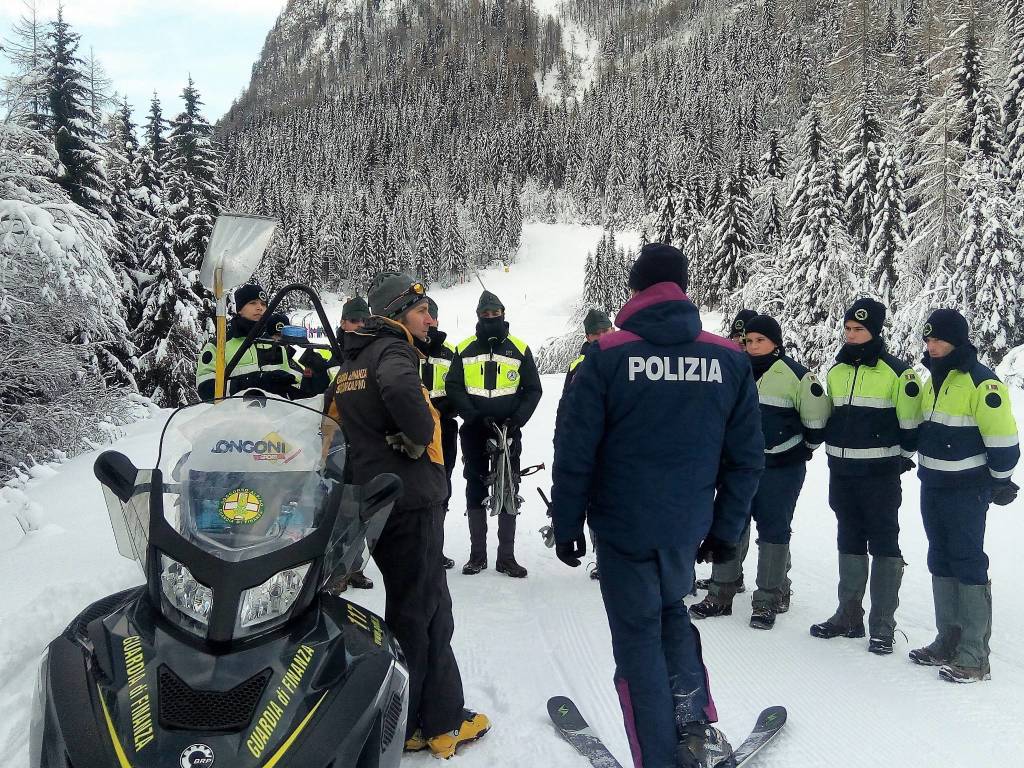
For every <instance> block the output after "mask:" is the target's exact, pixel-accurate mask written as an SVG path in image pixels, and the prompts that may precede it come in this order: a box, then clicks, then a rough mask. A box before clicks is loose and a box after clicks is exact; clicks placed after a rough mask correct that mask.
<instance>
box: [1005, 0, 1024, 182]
mask: <svg viewBox="0 0 1024 768" xmlns="http://www.w3.org/2000/svg"><path fill="white" fill-rule="evenodd" d="M1006 44H1007V48H1008V50H1009V54H1010V58H1009V62H1008V63H1007V69H1006V86H1005V93H1004V97H1003V119H1004V121H1005V125H1006V165H1007V169H1008V172H1009V173H1008V183H1009V189H1010V193H1011V194H1015V193H1016V192H1017V190H1018V189H1020V186H1021V179H1024V4H1022V3H1021V2H1020V0H1007V2H1006Z"/></svg>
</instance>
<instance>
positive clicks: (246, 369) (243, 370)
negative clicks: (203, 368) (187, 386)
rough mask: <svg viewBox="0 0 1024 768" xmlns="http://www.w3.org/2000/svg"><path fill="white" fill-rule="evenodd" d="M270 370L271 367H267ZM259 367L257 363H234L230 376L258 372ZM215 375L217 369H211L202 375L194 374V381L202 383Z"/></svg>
mask: <svg viewBox="0 0 1024 768" xmlns="http://www.w3.org/2000/svg"><path fill="white" fill-rule="evenodd" d="M268 370H272V369H268ZM259 372H260V367H259V366H258V365H236V366H235V368H234V370H232V371H231V377H232V378H234V377H235V376H245V375H246V374H247V373H259ZM216 375H217V371H216V370H213V371H210V372H209V373H204V374H203V375H202V376H196V383H197V384H202V383H203V382H204V381H209V380H210V379H212V378H213V377H215V376H216Z"/></svg>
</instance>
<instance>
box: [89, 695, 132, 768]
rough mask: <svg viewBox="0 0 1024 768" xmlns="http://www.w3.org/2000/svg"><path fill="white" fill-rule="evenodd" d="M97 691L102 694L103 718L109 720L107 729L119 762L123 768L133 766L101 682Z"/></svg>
mask: <svg viewBox="0 0 1024 768" xmlns="http://www.w3.org/2000/svg"><path fill="white" fill-rule="evenodd" d="M96 692H97V693H98V694H99V696H100V706H101V707H103V719H104V720H106V721H107V730H108V731H110V740H111V741H112V742H113V743H114V754H116V755H117V762H118V763H119V764H120V766H121V768H132V764H131V763H129V762H128V756H127V755H126V754H125V753H124V747H122V746H121V742H120V741H118V739H117V730H115V728H114V721H113V720H111V719H110V712H109V711H108V710H107V702H106V700H104V698H103V689H102V688H100V686H99V684H98V683H97V685H96Z"/></svg>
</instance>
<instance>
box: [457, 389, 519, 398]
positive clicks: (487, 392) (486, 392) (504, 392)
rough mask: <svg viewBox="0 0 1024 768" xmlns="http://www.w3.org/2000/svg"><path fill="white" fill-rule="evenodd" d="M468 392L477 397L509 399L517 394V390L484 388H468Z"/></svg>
mask: <svg viewBox="0 0 1024 768" xmlns="http://www.w3.org/2000/svg"><path fill="white" fill-rule="evenodd" d="M466 391H467V392H468V393H469V394H471V395H476V396H477V397H508V396H509V395H514V394H516V392H517V390H515V389H484V388H483V387H466Z"/></svg>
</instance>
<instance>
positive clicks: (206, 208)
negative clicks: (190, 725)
mask: <svg viewBox="0 0 1024 768" xmlns="http://www.w3.org/2000/svg"><path fill="white" fill-rule="evenodd" d="M181 98H182V100H183V101H184V102H185V109H184V111H182V112H181V113H180V114H179V115H178V116H177V117H176V118H175V119H174V121H173V122H172V123H171V132H170V135H169V137H168V157H167V161H166V173H167V176H168V181H167V201H168V203H169V204H170V211H171V215H172V216H174V222H175V227H176V229H177V233H176V238H175V242H176V243H177V245H176V246H175V247H176V255H177V257H178V260H179V261H180V262H181V264H182V267H183V268H185V269H195V270H197V269H199V267H200V265H201V264H202V260H203V257H204V255H205V254H206V246H207V245H208V244H209V242H210V235H211V234H212V233H213V224H214V221H215V220H216V218H217V216H218V214H219V213H220V211H221V208H222V207H223V204H224V184H223V182H222V180H221V178H220V165H221V155H220V152H219V150H218V149H217V148H216V147H215V146H214V145H213V142H212V140H211V137H212V136H213V128H212V127H211V126H210V124H209V123H207V122H206V119H205V118H204V117H203V116H202V114H201V112H200V109H199V108H200V107H201V106H202V104H203V102H202V101H201V100H200V96H199V91H198V89H196V87H195V83H194V82H193V81H192V78H191V77H190V78H189V80H188V85H186V86H185V89H184V90H183V91H182V94H181ZM147 133H148V132H147ZM147 139H149V142H151V143H150V146H151V147H152V146H153V143H157V144H158V143H159V142H158V141H157V137H155V136H147Z"/></svg>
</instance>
